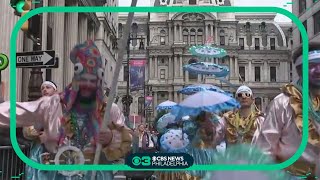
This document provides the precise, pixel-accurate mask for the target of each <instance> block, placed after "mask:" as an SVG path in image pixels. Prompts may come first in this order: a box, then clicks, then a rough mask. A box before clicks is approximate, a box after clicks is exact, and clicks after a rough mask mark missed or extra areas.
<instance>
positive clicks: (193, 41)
mask: <svg viewBox="0 0 320 180" xmlns="http://www.w3.org/2000/svg"><path fill="white" fill-rule="evenodd" d="M190 44H191V45H194V44H196V30H195V29H191V30H190Z"/></svg>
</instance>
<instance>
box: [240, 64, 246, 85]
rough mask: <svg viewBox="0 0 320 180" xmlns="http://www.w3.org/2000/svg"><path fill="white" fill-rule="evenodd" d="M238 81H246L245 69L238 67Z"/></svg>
mask: <svg viewBox="0 0 320 180" xmlns="http://www.w3.org/2000/svg"><path fill="white" fill-rule="evenodd" d="M239 81H242V82H245V81H246V67H244V66H239Z"/></svg>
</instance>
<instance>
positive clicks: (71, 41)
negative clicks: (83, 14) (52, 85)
mask: <svg viewBox="0 0 320 180" xmlns="http://www.w3.org/2000/svg"><path fill="white" fill-rule="evenodd" d="M69 3H70V4H68V6H78V3H77V1H70V2H69ZM65 17H66V28H65V29H66V31H65V40H66V41H65V56H64V60H65V61H60V62H61V63H63V64H64V67H65V73H66V74H64V78H65V79H64V87H65V86H67V85H68V83H71V81H72V77H73V74H74V70H73V64H72V62H71V61H70V60H69V59H70V57H69V56H70V52H71V50H72V48H73V47H74V46H75V45H76V44H77V43H78V13H66V14H65ZM100 28H102V32H104V31H103V26H101V27H100ZM102 38H103V37H102Z"/></svg>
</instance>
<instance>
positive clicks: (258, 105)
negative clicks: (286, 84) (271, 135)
mask: <svg viewBox="0 0 320 180" xmlns="http://www.w3.org/2000/svg"><path fill="white" fill-rule="evenodd" d="M254 103H255V105H256V106H257V108H258V109H259V110H260V111H261V105H262V103H261V98H259V97H257V98H255V99H254Z"/></svg>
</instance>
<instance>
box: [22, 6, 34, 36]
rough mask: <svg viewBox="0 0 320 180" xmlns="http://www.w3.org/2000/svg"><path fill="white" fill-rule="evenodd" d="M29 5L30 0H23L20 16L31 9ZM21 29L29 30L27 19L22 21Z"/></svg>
mask: <svg viewBox="0 0 320 180" xmlns="http://www.w3.org/2000/svg"><path fill="white" fill-rule="evenodd" d="M31 6H32V0H25V1H24V6H23V8H22V9H23V11H22V13H21V16H24V15H25V14H27V13H28V12H29V11H30V10H31ZM21 30H22V31H24V32H26V31H28V30H29V20H27V21H26V22H24V23H23V25H22V27H21Z"/></svg>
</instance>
